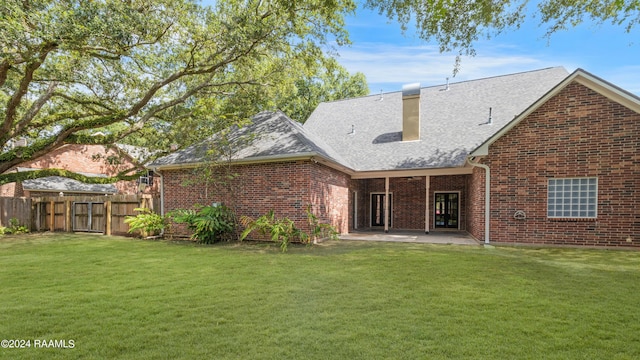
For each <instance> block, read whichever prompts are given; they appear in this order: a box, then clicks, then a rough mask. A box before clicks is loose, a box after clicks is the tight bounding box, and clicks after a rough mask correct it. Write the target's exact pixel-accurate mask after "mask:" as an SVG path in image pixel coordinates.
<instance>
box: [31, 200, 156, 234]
mask: <svg viewBox="0 0 640 360" xmlns="http://www.w3.org/2000/svg"><path fill="white" fill-rule="evenodd" d="M31 201H32V205H31V219H32V220H31V222H30V223H31V228H32V230H35V231H64V232H77V231H80V232H95V233H102V234H105V235H129V234H128V230H129V225H128V224H126V223H125V222H124V220H125V218H126V217H127V216H135V215H138V212H137V211H134V209H136V208H148V209H151V210H155V209H159V199H157V198H153V197H151V196H150V195H112V196H55V197H39V198H33V199H31Z"/></svg>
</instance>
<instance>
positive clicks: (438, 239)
mask: <svg viewBox="0 0 640 360" xmlns="http://www.w3.org/2000/svg"><path fill="white" fill-rule="evenodd" d="M339 238H340V239H341V240H356V241H388V242H406V243H425V244H451V245H480V242H478V241H477V240H476V239H474V238H473V237H471V235H469V233H467V232H466V231H431V232H429V234H425V233H424V232H411V231H393V232H389V233H384V232H375V231H362V232H352V233H349V234H344V235H340V236H339Z"/></svg>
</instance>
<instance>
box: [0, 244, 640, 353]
mask: <svg viewBox="0 0 640 360" xmlns="http://www.w3.org/2000/svg"><path fill="white" fill-rule="evenodd" d="M0 339H26V340H28V339H30V340H31V341H32V345H33V340H35V339H40V340H50V339H54V340H67V342H68V340H71V339H72V340H73V341H74V347H73V348H71V349H55V348H48V349H45V348H38V349H36V348H34V347H33V346H32V347H31V348H27V349H2V348H0V358H11V359H38V358H41V359H45V358H46V359H74V358H77V359H106V358H116V359H177V358H188V359H464V358H466V359H525V358H528V359H636V358H640V252H636V251H603V250H587V249H558V248H553V249H549V248H547V249H530V248H510V247H496V248H483V247H473V246H471V247H469V246H446V245H425V244H398V243H372V242H347V241H341V242H329V243H325V244H322V245H319V246H313V247H296V246H292V247H290V250H289V252H287V253H281V252H280V250H279V247H277V246H268V245H264V244H240V245H238V244H222V245H213V246H200V245H195V244H187V243H172V242H164V241H142V240H136V239H127V238H117V237H105V236H91V235H61V234H56V235H28V236H21V237H4V238H0Z"/></svg>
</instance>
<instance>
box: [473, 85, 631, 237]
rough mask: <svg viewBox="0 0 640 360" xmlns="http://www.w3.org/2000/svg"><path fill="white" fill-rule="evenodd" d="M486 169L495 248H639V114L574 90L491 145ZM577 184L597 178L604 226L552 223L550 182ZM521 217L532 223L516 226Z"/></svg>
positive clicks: (600, 223)
mask: <svg viewBox="0 0 640 360" xmlns="http://www.w3.org/2000/svg"><path fill="white" fill-rule="evenodd" d="M484 162H485V163H486V164H488V165H489V167H490V168H491V238H492V241H496V242H507V243H513V242H519V243H529V244H562V245H589V246H591V245H592V246H611V247H616V246H634V247H640V206H638V199H640V114H638V113H635V112H633V111H631V110H630V109H628V108H626V107H624V106H622V105H619V104H617V103H615V102H612V101H610V100H609V99H607V98H606V97H604V96H602V95H599V94H598V93H596V92H594V91H592V90H590V89H589V88H587V87H585V86H583V85H580V84H578V83H573V84H570V85H569V86H567V87H566V88H565V89H564V90H562V91H561V92H560V93H559V94H558V95H556V96H554V97H553V98H551V99H550V100H549V101H547V102H546V103H545V104H543V105H542V106H541V107H540V108H539V109H537V110H536V111H535V112H534V113H532V114H531V115H529V116H528V117H527V118H526V119H524V120H523V121H522V122H521V123H520V124H518V125H517V126H516V127H514V128H513V129H512V130H511V131H509V132H508V133H507V134H505V135H504V136H503V137H502V138H500V139H499V140H498V141H496V142H495V143H494V144H493V145H491V146H490V148H489V156H488V157H487V158H486V159H484ZM483 175H484V174H482V176H483ZM571 177H597V178H598V208H597V213H598V216H597V219H595V220H584V221H575V220H570V219H564V220H553V219H548V218H547V208H546V206H547V181H548V179H549V178H571ZM476 180H477V179H476ZM477 185H479V181H474V186H477ZM474 196H475V195H474ZM483 196H484V195H483ZM516 210H523V211H525V212H526V216H527V217H526V219H525V220H516V219H514V218H513V214H514V212H515V211H516ZM476 216H477V215H476ZM472 231H473V232H474V235H475V234H477V229H476V228H475V226H474V227H473V230H472ZM476 236H477V235H476ZM627 239H629V240H630V242H629V241H628V240H627Z"/></svg>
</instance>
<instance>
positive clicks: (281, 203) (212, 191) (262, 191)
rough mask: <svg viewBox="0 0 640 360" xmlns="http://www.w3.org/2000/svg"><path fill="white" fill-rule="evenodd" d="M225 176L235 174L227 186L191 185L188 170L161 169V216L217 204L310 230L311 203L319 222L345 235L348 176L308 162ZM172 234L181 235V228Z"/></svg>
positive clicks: (236, 171) (240, 170) (263, 166)
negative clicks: (272, 215) (271, 213)
mask: <svg viewBox="0 0 640 360" xmlns="http://www.w3.org/2000/svg"><path fill="white" fill-rule="evenodd" d="M230 172H231V173H233V174H236V175H237V176H236V177H235V178H234V180H233V181H232V182H231V184H230V186H225V185H216V184H210V185H209V186H205V185H204V184H202V182H198V181H195V179H196V175H194V170H193V169H185V170H170V171H163V172H162V173H163V176H164V209H165V212H168V211H171V210H175V209H189V208H192V207H193V205H194V204H201V205H209V204H211V203H212V202H222V203H224V204H225V205H227V206H229V207H231V208H233V209H234V210H235V212H236V214H237V215H238V216H243V215H247V216H250V217H253V218H257V217H259V216H261V215H264V214H266V213H267V212H269V211H270V210H274V212H275V215H276V217H278V218H283V217H288V218H289V219H291V220H293V221H294V222H295V223H296V226H298V227H299V228H301V229H304V230H309V229H308V223H307V215H306V213H305V209H306V208H307V205H309V204H312V205H313V206H312V211H313V212H314V214H316V216H318V218H319V220H320V221H322V222H330V223H332V224H333V225H334V226H336V227H337V228H338V230H339V231H341V232H347V230H348V221H349V210H348V209H349V189H348V184H349V178H348V176H346V175H344V174H342V173H340V172H338V171H336V170H333V169H330V168H328V167H325V166H324V165H320V164H314V163H312V162H311V161H295V162H273V163H265V164H252V165H239V166H233V167H232V168H231V170H230ZM176 232H177V234H178V235H186V231H185V229H184V228H177V229H176Z"/></svg>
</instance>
